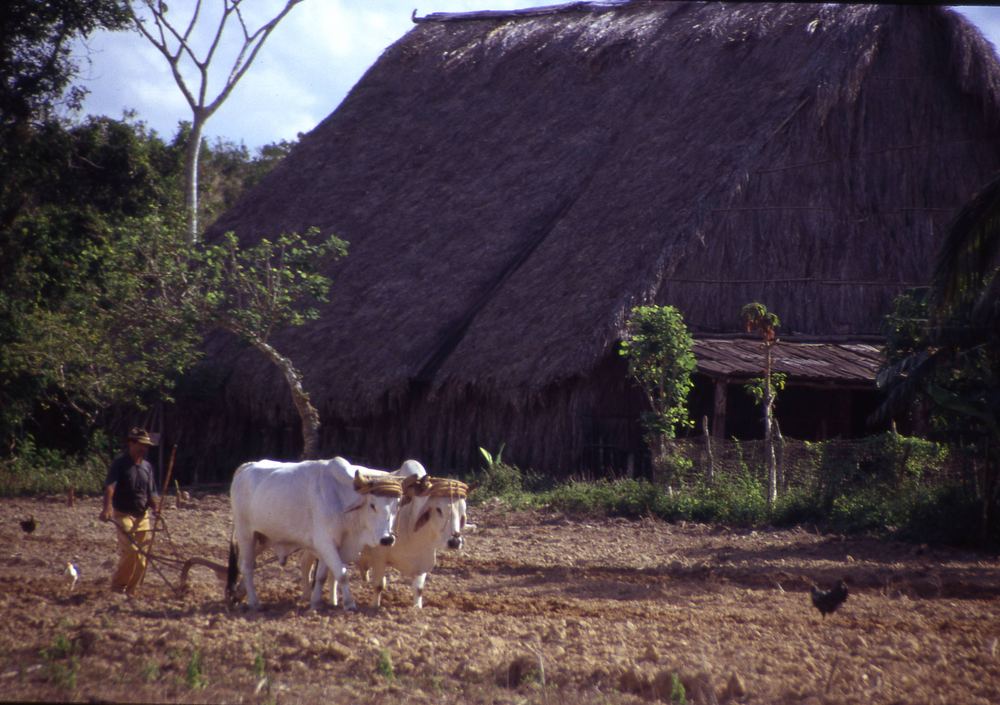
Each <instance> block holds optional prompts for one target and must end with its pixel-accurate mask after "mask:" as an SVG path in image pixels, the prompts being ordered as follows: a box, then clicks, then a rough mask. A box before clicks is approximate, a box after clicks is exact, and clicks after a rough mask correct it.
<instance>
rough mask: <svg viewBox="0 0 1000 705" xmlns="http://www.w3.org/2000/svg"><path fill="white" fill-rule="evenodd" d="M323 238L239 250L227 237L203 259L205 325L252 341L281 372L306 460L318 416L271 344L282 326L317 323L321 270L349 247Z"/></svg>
mask: <svg viewBox="0 0 1000 705" xmlns="http://www.w3.org/2000/svg"><path fill="white" fill-rule="evenodd" d="M320 237H321V235H320V232H319V230H318V229H316V228H311V229H310V230H309V231H307V232H306V234H305V235H299V234H297V233H292V234H285V235H281V236H280V237H278V239H277V240H275V241H273V242H272V241H271V240H268V239H266V238H264V239H262V240H261V241H260V242H259V243H258V244H256V245H254V246H253V247H250V248H247V249H241V248H240V245H239V241H238V240H237V238H236V236H235V235H233V234H232V233H227V234H226V235H225V237H224V238H223V239H222V242H221V243H220V244H218V245H212V246H209V247H207V248H206V249H205V250H204V252H203V254H202V255H201V265H202V273H203V279H202V281H203V284H202V286H203V292H202V294H201V295H200V297H199V298H200V300H201V301H204V302H205V308H204V316H203V320H204V321H205V322H206V323H207V325H208V326H209V327H219V328H222V329H224V330H227V331H229V332H231V333H233V334H235V335H237V336H239V337H240V338H242V339H243V340H245V341H247V342H249V343H250V344H251V345H253V346H254V347H255V348H257V350H259V351H260V352H261V353H263V354H264V356H265V357H267V359H268V360H270V361H271V362H272V363H274V364H275V365H276V366H277V367H278V369H280V370H281V372H282V374H283V375H284V377H285V381H286V382H287V383H288V388H289V391H291V394H292V401H293V403H294V404H295V408H296V410H297V411H298V413H299V419H300V420H301V423H302V457H303V458H315V457H316V454H317V448H318V443H319V425H320V422H319V413H318V412H317V411H316V409H315V407H313V405H312V403H311V402H310V400H309V394H308V393H307V392H306V391H305V388H304V387H303V384H302V375H301V373H300V372H299V371H298V369H297V368H296V367H295V365H294V363H293V362H292V360H290V359H289V358H288V357H286V356H284V355H282V354H281V353H280V352H279V351H278V350H277V349H275V348H274V347H273V346H272V345H271V344H270V342H269V341H270V338H271V334H272V333H273V332H274V331H275V330H276V329H278V328H280V327H283V326H286V325H302V324H303V323H305V322H306V321H308V320H313V319H315V318H316V317H317V316H318V311H317V309H316V308H314V307H313V306H312V305H311V303H312V302H314V301H325V300H326V293H327V291H328V290H329V288H330V280H329V279H327V278H326V277H325V276H323V275H321V274H319V272H318V269H317V267H318V265H319V264H320V263H321V262H323V261H324V260H325V259H326V258H327V257H329V256H335V257H342V256H344V255H346V254H347V243H346V242H344V241H343V240H340V239H339V238H337V237H335V236H329V237H327V238H325V239H322V240H321V239H320Z"/></svg>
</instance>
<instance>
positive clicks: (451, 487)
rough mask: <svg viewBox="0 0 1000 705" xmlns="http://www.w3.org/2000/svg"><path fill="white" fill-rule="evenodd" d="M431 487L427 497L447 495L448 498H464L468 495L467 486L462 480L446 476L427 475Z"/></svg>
mask: <svg viewBox="0 0 1000 705" xmlns="http://www.w3.org/2000/svg"><path fill="white" fill-rule="evenodd" d="M429 480H430V485H431V488H430V490H428V491H427V493H426V495H427V496H428V497H448V498H450V499H465V498H466V497H468V496H469V486H468V485H467V484H465V483H464V482H460V481H458V480H452V479H450V478H447V477H429Z"/></svg>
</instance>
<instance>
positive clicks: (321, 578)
mask: <svg viewBox="0 0 1000 705" xmlns="http://www.w3.org/2000/svg"><path fill="white" fill-rule="evenodd" d="M313 565H314V566H315V568H316V577H315V585H316V586H318V587H319V594H317V595H316V604H317V605H318V604H319V603H320V602H322V601H323V583H325V582H326V576H327V575H328V574H329V572H330V571H329V570H328V569H327V567H326V563H324V562H323V561H316V562H315V563H314V564H313ZM330 604H331V605H333V606H334V607H336V606H337V581H336V580H332V581H331V585H330Z"/></svg>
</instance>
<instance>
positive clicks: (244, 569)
mask: <svg viewBox="0 0 1000 705" xmlns="http://www.w3.org/2000/svg"><path fill="white" fill-rule="evenodd" d="M236 542H237V544H238V545H239V547H240V560H239V563H240V572H241V573H242V574H243V587H244V588H245V589H246V593H247V604H248V605H249V606H250V609H252V610H259V609H260V599H259V598H258V597H257V591H256V590H255V589H254V586H253V567H254V563H256V558H257V542H256V541H255V540H254V536H253V534H251V535H250V536H243V535H238V536H237V537H236Z"/></svg>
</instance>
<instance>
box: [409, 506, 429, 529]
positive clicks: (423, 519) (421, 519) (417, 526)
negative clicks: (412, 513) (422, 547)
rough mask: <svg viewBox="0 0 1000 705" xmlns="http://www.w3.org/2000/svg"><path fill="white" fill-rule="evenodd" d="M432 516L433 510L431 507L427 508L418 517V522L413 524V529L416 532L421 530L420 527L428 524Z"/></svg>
mask: <svg viewBox="0 0 1000 705" xmlns="http://www.w3.org/2000/svg"><path fill="white" fill-rule="evenodd" d="M430 518H431V510H430V509H425V510H424V513H423V514H421V515H420V517H419V518H418V519H417V523H416V524H414V525H413V531H414V533H416V532H417V531H420V528H421V527H422V526H423V525H424V524H426V523H427V522H428V521H430Z"/></svg>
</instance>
